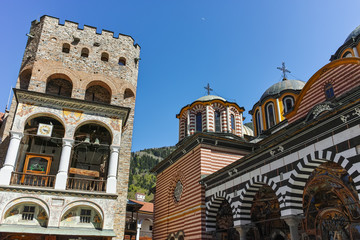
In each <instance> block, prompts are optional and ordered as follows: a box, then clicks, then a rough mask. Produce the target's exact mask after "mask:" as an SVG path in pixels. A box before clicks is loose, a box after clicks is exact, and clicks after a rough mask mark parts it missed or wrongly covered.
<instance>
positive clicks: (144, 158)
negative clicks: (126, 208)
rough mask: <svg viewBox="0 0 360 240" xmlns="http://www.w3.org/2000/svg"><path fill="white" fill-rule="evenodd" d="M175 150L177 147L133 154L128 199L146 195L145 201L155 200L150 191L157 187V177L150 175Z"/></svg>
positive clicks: (146, 150) (150, 149)
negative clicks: (140, 194)
mask: <svg viewBox="0 0 360 240" xmlns="http://www.w3.org/2000/svg"><path fill="white" fill-rule="evenodd" d="M174 150H175V147H162V148H149V149H145V150H141V151H139V152H133V153H131V162H130V175H129V190H128V198H129V199H135V193H137V192H138V193H144V194H145V195H146V197H145V201H147V202H149V201H151V200H152V199H153V198H154V195H153V194H152V193H151V192H150V189H151V188H153V187H154V186H155V182H156V177H155V175H154V174H153V173H150V169H152V168H153V167H154V166H155V165H156V164H158V163H159V162H160V161H161V160H163V159H164V158H166V157H167V156H168V155H169V154H170V153H172V152H173V151H174Z"/></svg>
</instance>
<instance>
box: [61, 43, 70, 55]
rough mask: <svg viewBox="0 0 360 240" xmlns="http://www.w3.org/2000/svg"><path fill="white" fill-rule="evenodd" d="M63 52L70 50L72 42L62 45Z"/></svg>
mask: <svg viewBox="0 0 360 240" xmlns="http://www.w3.org/2000/svg"><path fill="white" fill-rule="evenodd" d="M62 52H63V53H69V52H70V44H68V43H64V44H63V47H62Z"/></svg>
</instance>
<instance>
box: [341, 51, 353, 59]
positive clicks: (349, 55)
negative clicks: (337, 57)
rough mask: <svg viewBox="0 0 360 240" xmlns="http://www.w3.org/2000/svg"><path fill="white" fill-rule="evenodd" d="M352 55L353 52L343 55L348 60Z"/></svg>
mask: <svg viewBox="0 0 360 240" xmlns="http://www.w3.org/2000/svg"><path fill="white" fill-rule="evenodd" d="M352 56H353V55H352V53H351V52H346V53H345V54H344V55H343V58H348V57H352Z"/></svg>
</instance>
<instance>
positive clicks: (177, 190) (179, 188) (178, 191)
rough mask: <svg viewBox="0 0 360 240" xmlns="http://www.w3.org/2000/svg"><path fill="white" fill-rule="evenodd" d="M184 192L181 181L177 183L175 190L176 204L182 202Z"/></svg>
mask: <svg viewBox="0 0 360 240" xmlns="http://www.w3.org/2000/svg"><path fill="white" fill-rule="evenodd" d="M182 190H183V185H182V184H181V181H180V180H179V181H178V182H177V183H176V186H175V189H174V198H175V201H176V202H180V198H181V194H182Z"/></svg>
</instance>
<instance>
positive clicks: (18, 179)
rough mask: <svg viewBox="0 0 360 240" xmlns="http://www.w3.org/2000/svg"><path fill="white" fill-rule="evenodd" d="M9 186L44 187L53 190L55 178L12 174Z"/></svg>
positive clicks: (41, 175)
mask: <svg viewBox="0 0 360 240" xmlns="http://www.w3.org/2000/svg"><path fill="white" fill-rule="evenodd" d="M10 184H11V185H21V186H31V187H46V188H53V187H54V184H55V176H53V175H44V174H34V173H22V172H13V173H12V175H11V180H10Z"/></svg>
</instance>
